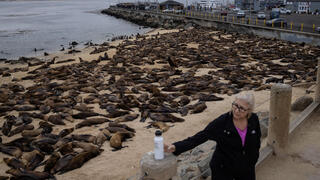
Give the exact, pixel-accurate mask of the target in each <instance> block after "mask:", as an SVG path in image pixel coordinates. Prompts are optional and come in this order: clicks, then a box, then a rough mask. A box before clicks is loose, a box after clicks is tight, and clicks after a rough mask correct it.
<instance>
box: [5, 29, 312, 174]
mask: <svg viewBox="0 0 320 180" xmlns="http://www.w3.org/2000/svg"><path fill="white" fill-rule="evenodd" d="M176 32H179V30H163V29H156V30H153V31H151V32H149V33H147V34H146V38H153V37H154V35H157V34H158V35H161V34H166V33H176ZM211 33H212V34H213V36H214V33H215V31H212V32H211ZM216 38H218V37H216ZM225 38H228V36H226V37H225ZM132 41H135V40H132ZM138 41H139V40H138ZM122 43H123V40H122V41H120V40H119V41H115V42H111V43H110V44H109V46H108V47H111V48H109V49H108V50H107V51H103V52H101V53H97V54H90V52H92V51H93V50H94V49H95V48H96V47H98V46H90V47H86V48H84V49H80V50H81V52H79V53H71V54H67V53H66V51H63V52H57V53H53V54H50V55H49V56H41V57H37V58H39V59H43V60H45V61H46V62H47V61H49V60H51V59H53V58H54V57H55V62H59V61H63V60H67V59H75V61H73V62H66V63H55V64H51V65H50V68H55V67H58V66H67V65H70V64H77V63H80V59H79V58H81V59H82V60H83V61H88V62H90V61H92V60H96V59H98V58H99V56H103V55H104V53H107V54H108V56H109V57H110V58H112V57H113V56H114V55H115V54H116V53H117V51H119V48H118V47H119V45H120V46H121V44H122ZM238 43H241V42H240V41H239V42H238ZM186 44H187V47H188V48H193V49H198V48H199V43H198V42H186ZM226 46H228V45H226ZM226 48H227V47H226ZM105 64H106V61H101V62H100V63H99V67H97V69H96V70H97V71H98V70H101V67H102V66H103V65H105ZM100 66H101V67H100ZM163 66H164V65H163V64H157V63H156V64H155V65H150V64H145V65H142V66H140V68H142V69H143V68H149V69H151V68H154V67H159V68H161V67H163ZM27 67H28V64H26V63H22V64H9V63H4V62H1V63H0V68H9V69H10V70H13V69H16V68H27ZM39 67H40V65H38V66H32V67H29V68H28V70H27V71H25V72H22V71H19V72H11V73H10V74H11V76H8V77H3V76H2V77H1V79H0V86H2V85H4V84H9V83H19V84H21V85H22V86H23V87H24V88H28V87H31V86H33V85H35V84H36V83H39V82H35V81H33V80H21V78H23V77H26V76H27V75H28V72H30V71H33V70H34V69H36V68H39ZM178 69H179V70H181V71H185V69H183V68H182V67H181V68H180V67H178ZM210 70H211V69H209V68H205V67H203V68H198V69H197V70H196V74H195V75H196V76H201V75H205V74H208V72H209V71H210ZM92 73H95V72H92ZM109 78H110V76H108V75H106V76H105V77H104V79H105V81H107V80H108V79H109ZM56 82H63V81H62V80H57V81H56ZM306 89H312V83H307V85H306V86H300V87H293V89H292V90H293V91H292V102H294V101H295V100H296V99H297V98H299V97H301V96H304V95H306ZM249 91H251V92H252V93H254V95H255V98H256V107H257V108H256V109H255V112H268V111H269V99H270V90H269V89H265V90H261V91H254V90H249ZM105 92H108V91H99V93H100V94H102V93H105ZM89 94H90V93H81V96H82V97H83V98H85V97H87V96H88V95H89ZM308 95H310V96H312V97H313V92H311V93H310V94H308ZM217 96H219V97H223V98H224V100H223V101H211V102H206V105H207V108H206V109H205V110H204V111H203V112H202V113H199V114H188V115H187V116H185V117H183V119H184V120H185V121H184V122H181V123H167V124H168V125H170V126H172V127H170V128H169V130H168V131H167V132H165V133H164V134H163V137H164V140H165V142H166V143H168V144H169V143H172V142H175V141H178V140H182V139H184V138H186V137H188V136H191V135H193V134H195V133H196V132H198V131H199V130H202V129H203V128H204V127H205V126H206V125H207V124H208V123H209V122H210V121H212V120H213V119H215V118H216V117H218V116H219V115H221V114H222V113H225V112H227V111H229V110H230V108H231V103H232V101H233V100H234V96H235V95H234V94H233V95H227V94H217ZM196 102H197V101H195V100H193V101H191V102H190V104H194V103H196ZM88 106H90V107H93V110H94V112H98V113H101V114H105V113H106V111H105V110H104V109H100V107H99V104H98V103H92V104H89V105H88ZM133 113H138V114H140V113H139V111H138V109H137V108H135V109H134V112H133ZM8 114H10V115H15V116H18V114H19V113H18V112H17V111H11V112H9V113H8ZM8 114H7V115H8ZM174 114H175V115H176V116H177V117H181V116H180V114H178V113H174ZM292 115H293V116H292V117H295V115H297V112H293V113H292ZM139 119H140V118H138V119H135V120H134V121H130V122H125V124H127V125H128V126H129V127H131V128H134V129H135V130H136V133H135V136H134V137H133V138H130V139H128V140H127V141H125V142H124V143H123V145H124V146H127V147H126V148H123V149H121V150H119V151H112V148H111V147H110V145H109V142H108V141H106V142H105V143H104V144H103V145H102V146H101V149H103V152H102V153H101V154H100V155H98V156H97V157H95V158H93V159H91V160H89V161H88V162H86V163H85V164H84V165H83V166H82V167H81V168H78V169H75V170H72V171H69V172H67V173H64V174H61V175H58V174H55V177H56V178H57V179H59V180H76V179H90V178H94V179H96V180H115V179H116V180H125V179H127V178H130V177H133V176H136V175H137V174H138V173H139V164H140V159H141V157H142V156H143V155H144V154H145V153H147V152H149V151H153V145H154V144H153V138H154V132H155V130H156V129H155V128H146V126H148V125H149V123H148V122H150V121H151V120H150V119H147V121H146V122H139ZM4 121H5V119H4V116H1V117H0V127H2V125H3V122H4ZM38 122H39V121H38V120H34V121H33V122H32V124H33V125H34V126H35V128H37V127H38V126H39V125H38ZM65 123H66V125H64V126H60V125H58V126H54V128H53V132H52V133H54V134H58V133H59V132H60V131H61V130H62V129H65V128H71V127H74V126H75V125H76V124H77V123H79V120H75V121H74V122H69V121H65ZM106 126H107V123H103V124H100V125H96V126H91V127H83V128H80V129H76V130H75V131H74V132H73V133H74V134H81V133H83V134H91V135H97V134H98V133H99V130H98V129H99V128H104V127H106ZM1 137H2V142H3V143H5V142H9V141H11V140H13V139H16V138H19V137H21V135H20V134H17V135H14V136H12V137H7V136H4V135H2V134H1ZM5 157H11V156H8V155H6V154H4V153H0V176H8V174H6V173H5V172H6V171H7V170H8V169H10V168H9V167H8V166H7V165H6V163H5V162H4V161H3V158H5ZM36 170H38V171H42V170H43V166H40V167H38V168H37V169H36Z"/></svg>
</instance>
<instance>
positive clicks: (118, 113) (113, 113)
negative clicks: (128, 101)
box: [105, 110, 130, 118]
mask: <svg viewBox="0 0 320 180" xmlns="http://www.w3.org/2000/svg"><path fill="white" fill-rule="evenodd" d="M129 113H130V112H129V111H118V110H115V111H113V112H112V113H110V112H109V114H107V115H105V117H107V118H116V117H120V116H123V115H126V114H129Z"/></svg>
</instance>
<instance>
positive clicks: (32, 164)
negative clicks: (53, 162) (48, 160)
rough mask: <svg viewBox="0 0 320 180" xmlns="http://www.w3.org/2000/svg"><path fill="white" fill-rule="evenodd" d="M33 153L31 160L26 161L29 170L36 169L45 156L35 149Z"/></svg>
mask: <svg viewBox="0 0 320 180" xmlns="http://www.w3.org/2000/svg"><path fill="white" fill-rule="evenodd" d="M32 155H33V156H30V157H29V159H28V160H29V161H28V162H27V163H26V169H27V170H34V169H35V168H37V167H38V166H39V165H40V163H41V162H42V161H43V160H44V157H45V156H44V154H42V153H41V152H40V151H35V153H33V154H32Z"/></svg>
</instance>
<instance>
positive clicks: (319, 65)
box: [314, 57, 320, 102]
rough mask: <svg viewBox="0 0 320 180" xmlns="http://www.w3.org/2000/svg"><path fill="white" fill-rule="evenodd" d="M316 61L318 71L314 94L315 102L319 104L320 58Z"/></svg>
mask: <svg viewBox="0 0 320 180" xmlns="http://www.w3.org/2000/svg"><path fill="white" fill-rule="evenodd" d="M317 60H318V69H317V84H316V86H317V87H316V94H315V98H314V99H315V102H320V57H318V58H317Z"/></svg>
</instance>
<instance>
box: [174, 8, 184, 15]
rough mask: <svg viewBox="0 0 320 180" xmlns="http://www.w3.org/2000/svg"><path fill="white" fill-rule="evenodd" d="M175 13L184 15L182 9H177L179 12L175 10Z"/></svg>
mask: <svg viewBox="0 0 320 180" xmlns="http://www.w3.org/2000/svg"><path fill="white" fill-rule="evenodd" d="M174 13H176V14H181V13H183V10H182V9H177V10H174Z"/></svg>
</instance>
